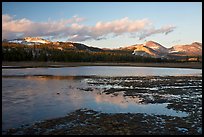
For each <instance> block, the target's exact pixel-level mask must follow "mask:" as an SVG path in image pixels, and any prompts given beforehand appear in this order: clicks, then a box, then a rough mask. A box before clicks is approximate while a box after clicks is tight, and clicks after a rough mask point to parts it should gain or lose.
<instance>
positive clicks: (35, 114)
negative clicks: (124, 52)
mask: <svg viewBox="0 0 204 137" xmlns="http://www.w3.org/2000/svg"><path fill="white" fill-rule="evenodd" d="M187 72H188V73H187ZM167 74H168V75H197V74H198V75H202V72H201V70H196V69H182V70H180V69H172V68H170V69H166V68H143V67H140V68H136V67H104V66H102V67H99V66H97V67H69V68H26V69H2V75H3V76H4V75H7V76H8V75H10V76H13V75H15V76H19V75H56V76H80V75H81V76H83V75H86V76H89V75H97V76H107V75H108V76H143V75H145V76H146V75H159V76H161V75H162V76H164V75H167ZM89 80H91V79H89ZM89 87H90V85H89V84H88V81H87V79H85V78H81V79H76V78H75V77H67V78H65V79H51V78H48V77H46V76H44V77H32V76H31V77H22V78H17V77H16V78H15V77H13V78H6V77H2V120H3V121H2V129H3V130H5V129H8V128H14V127H18V126H20V125H22V124H31V123H33V122H35V121H39V120H45V119H49V118H56V117H60V116H64V115H66V114H67V113H69V112H73V111H75V110H77V109H80V108H88V109H93V110H96V111H101V112H106V113H146V114H155V115H169V116H178V117H186V116H187V115H188V113H186V112H181V111H175V110H172V109H168V108H167V107H166V106H167V105H168V103H162V104H140V103H139V102H140V100H141V98H137V97H134V98H132V97H128V96H123V92H120V93H118V94H117V95H114V96H113V95H111V94H109V95H107V94H104V93H102V90H103V88H111V86H110V85H109V86H107V85H106V86H104V87H103V85H102V87H100V86H99V87H98V88H97V87H96V86H95V87H94V86H93V87H92V89H93V91H84V89H86V88H89ZM117 88H120V87H119V86H118V87H117Z"/></svg>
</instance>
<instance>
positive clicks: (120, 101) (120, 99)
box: [95, 93, 140, 108]
mask: <svg viewBox="0 0 204 137" xmlns="http://www.w3.org/2000/svg"><path fill="white" fill-rule="evenodd" d="M95 100H96V102H97V103H103V102H106V103H111V104H115V105H118V106H120V107H124V108H126V107H128V104H129V103H139V102H140V99H139V98H130V97H126V98H125V97H124V96H123V94H122V93H120V94H118V95H117V96H113V95H106V94H100V95H99V94H95Z"/></svg>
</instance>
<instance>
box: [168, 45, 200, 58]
mask: <svg viewBox="0 0 204 137" xmlns="http://www.w3.org/2000/svg"><path fill="white" fill-rule="evenodd" d="M169 53H171V54H180V55H188V56H196V55H197V56H202V43H199V42H194V43H192V44H189V45H176V46H173V47H172V48H170V49H169Z"/></svg>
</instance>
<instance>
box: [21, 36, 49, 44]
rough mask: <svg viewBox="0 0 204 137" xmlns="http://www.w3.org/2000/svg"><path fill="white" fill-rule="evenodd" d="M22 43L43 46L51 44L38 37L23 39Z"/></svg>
mask: <svg viewBox="0 0 204 137" xmlns="http://www.w3.org/2000/svg"><path fill="white" fill-rule="evenodd" d="M24 41H26V42H33V43H43V44H48V43H51V41H49V40H45V39H42V38H39V37H25V38H24Z"/></svg>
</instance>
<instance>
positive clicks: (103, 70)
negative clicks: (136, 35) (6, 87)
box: [2, 66, 202, 76]
mask: <svg viewBox="0 0 204 137" xmlns="http://www.w3.org/2000/svg"><path fill="white" fill-rule="evenodd" d="M2 75H57V76H92V75H96V76H167V75H170V76H178V75H202V69H186V68H185V69H184V68H156V67H127V66H124V67H121V66H81V67H62V68H26V69H2Z"/></svg>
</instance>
